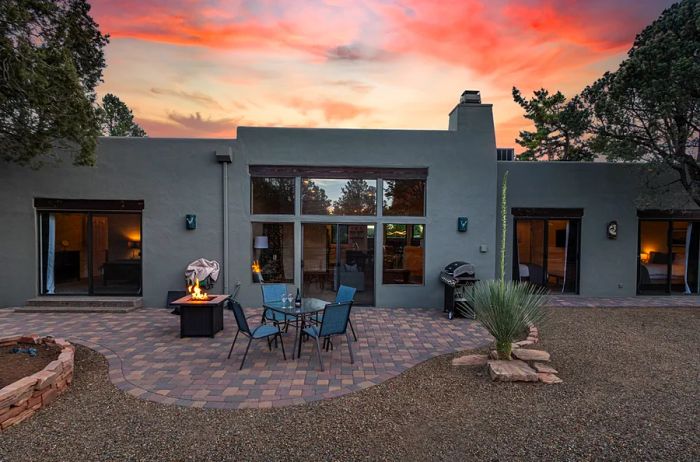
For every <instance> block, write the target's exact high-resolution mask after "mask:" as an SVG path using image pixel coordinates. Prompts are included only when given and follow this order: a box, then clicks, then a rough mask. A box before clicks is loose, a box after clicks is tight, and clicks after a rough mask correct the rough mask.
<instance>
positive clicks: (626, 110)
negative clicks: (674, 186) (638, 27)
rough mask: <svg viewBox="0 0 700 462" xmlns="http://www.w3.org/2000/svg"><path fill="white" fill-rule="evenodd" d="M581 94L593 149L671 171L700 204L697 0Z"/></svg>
mask: <svg viewBox="0 0 700 462" xmlns="http://www.w3.org/2000/svg"><path fill="white" fill-rule="evenodd" d="M583 95H584V98H585V99H586V101H587V102H588V104H589V105H590V107H591V108H592V110H593V115H594V117H593V132H594V133H595V137H594V138H593V139H592V142H591V146H592V147H593V149H595V150H596V151H598V152H601V153H604V154H605V155H606V156H607V157H608V159H610V160H623V161H640V160H642V161H646V162H650V163H651V165H652V166H653V167H655V168H657V169H668V168H670V169H672V170H674V171H675V172H677V174H678V178H679V181H680V183H681V184H682V185H683V187H684V188H685V189H686V190H687V191H688V192H689V194H690V196H691V197H692V199H693V200H694V201H695V202H696V203H697V204H699V205H700V166H699V165H698V159H697V155H698V152H697V148H691V147H690V146H691V145H692V144H693V143H694V139H695V138H697V136H698V133H699V132H700V2H699V1H698V0H683V1H681V2H679V3H677V4H675V5H673V6H671V7H670V8H668V9H667V10H665V11H664V12H663V13H662V14H661V16H660V17H659V18H658V19H657V20H656V21H654V22H653V23H652V24H651V25H650V26H648V27H647V28H645V29H644V30H643V31H642V32H641V33H640V34H639V35H638V36H637V38H636V40H635V42H634V45H633V46H632V49H631V50H630V51H629V53H628V57H627V59H625V60H624V61H623V62H622V64H620V68H619V69H618V70H617V71H615V72H608V73H606V74H605V75H603V77H602V78H600V79H599V80H598V81H597V82H595V83H594V84H593V85H591V86H589V87H587V88H586V90H585V91H584V93H583ZM695 143H696V142H695ZM696 146H697V145H696Z"/></svg>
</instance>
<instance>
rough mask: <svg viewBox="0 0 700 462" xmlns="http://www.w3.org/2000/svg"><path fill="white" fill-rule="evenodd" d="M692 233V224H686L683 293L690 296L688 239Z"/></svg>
mask: <svg viewBox="0 0 700 462" xmlns="http://www.w3.org/2000/svg"><path fill="white" fill-rule="evenodd" d="M692 233H693V224H692V223H688V227H687V228H686V231H685V269H684V271H683V279H684V282H685V293H686V294H690V293H692V291H691V290H690V286H689V285H688V261H689V260H690V237H691V235H692Z"/></svg>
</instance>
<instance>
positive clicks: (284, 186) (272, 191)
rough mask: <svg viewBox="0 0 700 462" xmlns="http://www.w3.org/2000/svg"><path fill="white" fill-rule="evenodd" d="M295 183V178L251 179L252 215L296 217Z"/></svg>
mask: <svg viewBox="0 0 700 462" xmlns="http://www.w3.org/2000/svg"><path fill="white" fill-rule="evenodd" d="M294 183H295V180H294V178H263V177H253V178H251V179H250V187H251V198H252V213H253V214H270V215H277V214H282V215H294Z"/></svg>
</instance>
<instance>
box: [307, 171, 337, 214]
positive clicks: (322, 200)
mask: <svg viewBox="0 0 700 462" xmlns="http://www.w3.org/2000/svg"><path fill="white" fill-rule="evenodd" d="M301 189H302V191H303V192H302V196H301V204H302V211H301V212H302V213H304V214H308V215H330V210H329V208H330V206H331V200H330V199H329V198H328V196H327V195H326V190H325V189H323V188H321V187H319V186H318V185H317V184H316V183H315V182H314V180H311V179H308V178H304V180H303V182H302V188H301Z"/></svg>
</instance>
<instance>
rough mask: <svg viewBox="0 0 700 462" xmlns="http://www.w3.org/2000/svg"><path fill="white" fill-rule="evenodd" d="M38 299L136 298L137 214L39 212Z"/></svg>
mask: <svg viewBox="0 0 700 462" xmlns="http://www.w3.org/2000/svg"><path fill="white" fill-rule="evenodd" d="M39 229H40V234H39V236H40V244H39V245H40V249H41V252H40V268H41V277H40V280H41V293H42V294H43V295H92V294H95V295H97V294H100V295H139V294H140V293H141V214H140V213H106V212H104V213H102V212H101V213H98V212H59V211H55V212H54V211H46V212H40V213H39Z"/></svg>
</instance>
